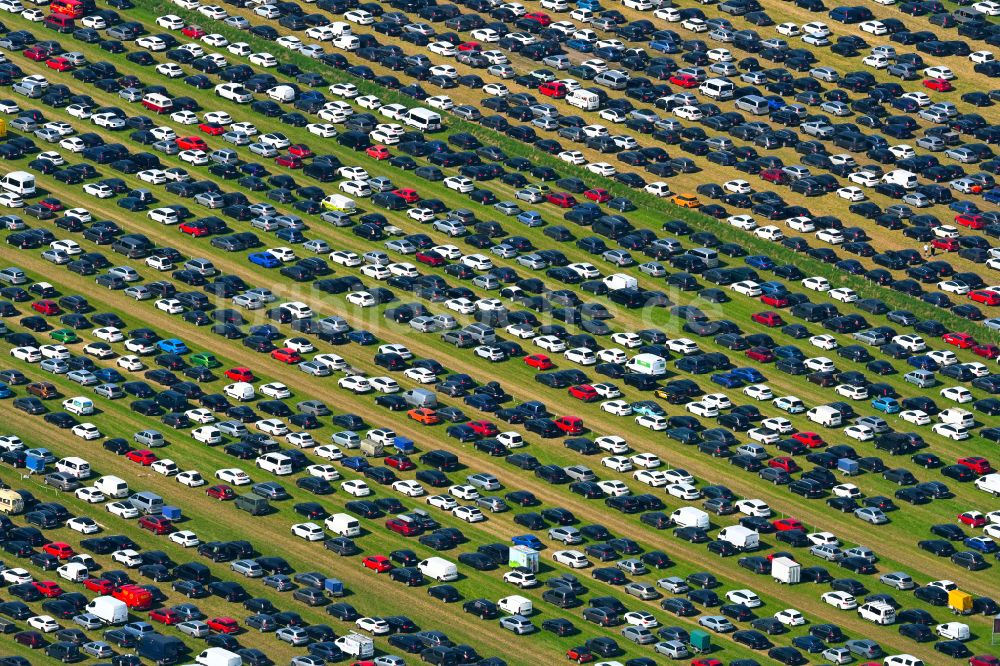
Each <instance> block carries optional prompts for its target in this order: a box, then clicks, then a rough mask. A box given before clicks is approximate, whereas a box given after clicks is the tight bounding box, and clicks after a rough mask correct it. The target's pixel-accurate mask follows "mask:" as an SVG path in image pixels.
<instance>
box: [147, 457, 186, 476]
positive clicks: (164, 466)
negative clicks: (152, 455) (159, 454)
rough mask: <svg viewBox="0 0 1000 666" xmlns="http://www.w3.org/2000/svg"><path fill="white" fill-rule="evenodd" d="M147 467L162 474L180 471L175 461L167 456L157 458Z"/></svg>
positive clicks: (170, 474) (166, 474)
mask: <svg viewBox="0 0 1000 666" xmlns="http://www.w3.org/2000/svg"><path fill="white" fill-rule="evenodd" d="M149 469H150V470H152V471H154V472H156V473H157V474H162V475H163V476H174V475H175V474H178V473H179V472H180V469H178V467H177V463H175V462H174V461H173V460H170V459H169V458H162V459H160V460H157V461H156V462H154V463H153V464H152V465H150V466H149Z"/></svg>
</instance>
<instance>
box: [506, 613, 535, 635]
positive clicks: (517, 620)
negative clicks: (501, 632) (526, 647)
mask: <svg viewBox="0 0 1000 666" xmlns="http://www.w3.org/2000/svg"><path fill="white" fill-rule="evenodd" d="M500 628H501V629H506V630H507V631H510V632H512V633H515V634H530V633H532V632H533V631H535V625H534V624H532V623H531V620H529V619H528V618H526V617H524V616H523V615H511V616H510V617H505V618H501V619H500Z"/></svg>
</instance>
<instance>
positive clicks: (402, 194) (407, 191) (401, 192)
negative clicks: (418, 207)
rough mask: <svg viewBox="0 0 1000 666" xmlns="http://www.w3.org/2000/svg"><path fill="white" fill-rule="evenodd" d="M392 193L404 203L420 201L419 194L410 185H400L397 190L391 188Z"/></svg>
mask: <svg viewBox="0 0 1000 666" xmlns="http://www.w3.org/2000/svg"><path fill="white" fill-rule="evenodd" d="M392 193H393V194H395V195H396V196H397V197H399V198H400V199H402V200H403V201H405V202H406V203H417V202H418V201H420V195H419V194H417V191H416V190H414V189H412V188H410V187H401V188H399V189H398V190H393V191H392Z"/></svg>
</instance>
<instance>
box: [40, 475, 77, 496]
mask: <svg viewBox="0 0 1000 666" xmlns="http://www.w3.org/2000/svg"><path fill="white" fill-rule="evenodd" d="M45 485H47V486H52V487H53V488H55V489H56V490H59V491H62V492H64V493H65V492H70V491H73V490H76V489H77V488H79V487H80V482H79V481H77V480H76V478H75V477H72V476H70V475H69V474H63V473H62V472H52V473H51V474H46V475H45Z"/></svg>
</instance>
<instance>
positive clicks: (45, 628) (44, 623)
mask: <svg viewBox="0 0 1000 666" xmlns="http://www.w3.org/2000/svg"><path fill="white" fill-rule="evenodd" d="M28 626H29V627H31V628H32V629H37V630H38V631H40V632H42V633H43V634H48V633H51V632H53V631H59V628H60V627H59V623H58V622H56V621H55V620H54V619H52V618H51V617H49V616H48V615H35V616H33V617H29V618H28Z"/></svg>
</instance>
